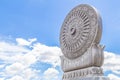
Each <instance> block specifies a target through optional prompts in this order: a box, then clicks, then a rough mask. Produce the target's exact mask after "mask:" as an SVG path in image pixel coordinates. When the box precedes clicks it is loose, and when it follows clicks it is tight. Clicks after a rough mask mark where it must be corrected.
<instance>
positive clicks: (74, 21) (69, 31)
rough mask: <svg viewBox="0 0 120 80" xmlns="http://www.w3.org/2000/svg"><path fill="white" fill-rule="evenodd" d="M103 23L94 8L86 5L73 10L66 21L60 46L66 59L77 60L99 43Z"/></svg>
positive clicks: (62, 29) (61, 34)
mask: <svg viewBox="0 0 120 80" xmlns="http://www.w3.org/2000/svg"><path fill="white" fill-rule="evenodd" d="M101 24H102V21H101V18H100V16H99V14H98V12H97V10H96V9H95V8H94V7H91V6H89V5H86V4H82V5H79V6H77V7H75V8H74V9H72V10H71V11H70V13H69V14H68V15H67V17H66V18H65V20H64V23H63V25H62V28H61V33H60V45H61V49H62V52H63V54H64V56H65V57H67V58H69V59H75V58H77V57H79V56H81V55H83V54H84V52H86V50H87V49H88V48H89V47H90V46H91V44H92V43H97V44H98V43H99V42H100V38H101V33H102V25H101Z"/></svg>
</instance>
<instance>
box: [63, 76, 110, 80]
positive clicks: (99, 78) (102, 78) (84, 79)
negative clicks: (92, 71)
mask: <svg viewBox="0 0 120 80" xmlns="http://www.w3.org/2000/svg"><path fill="white" fill-rule="evenodd" d="M63 80H110V79H109V78H108V77H105V76H91V77H81V78H71V79H63Z"/></svg>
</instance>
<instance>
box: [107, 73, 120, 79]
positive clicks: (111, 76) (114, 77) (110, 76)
mask: <svg viewBox="0 0 120 80" xmlns="http://www.w3.org/2000/svg"><path fill="white" fill-rule="evenodd" d="M108 77H109V78H110V80H120V77H118V76H116V75H114V74H109V75H108Z"/></svg>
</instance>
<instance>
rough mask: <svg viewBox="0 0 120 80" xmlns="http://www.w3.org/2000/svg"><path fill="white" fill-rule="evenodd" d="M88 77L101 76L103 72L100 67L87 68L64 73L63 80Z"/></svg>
mask: <svg viewBox="0 0 120 80" xmlns="http://www.w3.org/2000/svg"><path fill="white" fill-rule="evenodd" d="M90 76H93V77H94V76H103V70H102V68H101V67H89V68H84V69H79V70H74V71H69V72H65V73H64V74H63V80H64V79H65V80H69V79H74V78H82V77H90Z"/></svg>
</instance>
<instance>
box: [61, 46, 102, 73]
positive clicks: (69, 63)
mask: <svg viewBox="0 0 120 80" xmlns="http://www.w3.org/2000/svg"><path fill="white" fill-rule="evenodd" d="M103 49H104V46H102V45H98V44H93V45H92V46H91V47H90V48H89V49H88V50H87V51H86V52H85V53H84V55H82V56H80V57H78V58H76V59H73V60H71V59H68V58H66V57H65V56H61V67H62V70H63V71H64V72H67V71H73V70H76V69H82V68H87V67H91V66H96V67H101V66H102V64H103V60H104V53H103Z"/></svg>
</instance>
